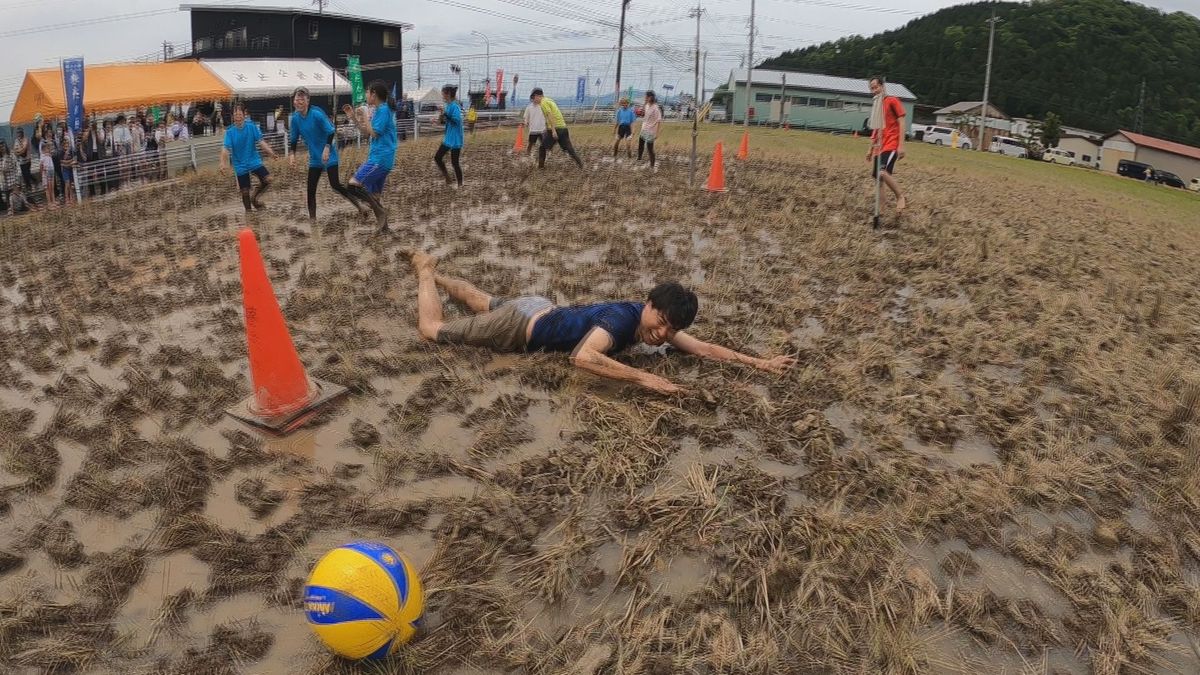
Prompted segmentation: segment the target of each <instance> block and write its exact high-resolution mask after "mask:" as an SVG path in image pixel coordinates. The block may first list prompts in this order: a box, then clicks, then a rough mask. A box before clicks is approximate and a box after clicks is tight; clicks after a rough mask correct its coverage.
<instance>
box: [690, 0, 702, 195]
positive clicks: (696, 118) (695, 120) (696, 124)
mask: <svg viewBox="0 0 1200 675" xmlns="http://www.w3.org/2000/svg"><path fill="white" fill-rule="evenodd" d="M701 13H702V11H701V9H700V4H699V3H696V9H693V10H691V11H689V12H688V17H693V16H694V17H696V74H695V77H696V86H695V89H693V90H692V91H693V92H694V93H695V97H696V102H695V105H694V106H693V107H694V108H695V110H694V111H693V112H692V159H691V163H690V164H689V165H688V185H689V186H691V187H696V137H697V136H699V135H700V103H701V101H702V100H703V98H704V96H703V95H702V94H701V93H700V14H701Z"/></svg>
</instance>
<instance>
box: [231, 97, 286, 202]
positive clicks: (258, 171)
mask: <svg viewBox="0 0 1200 675" xmlns="http://www.w3.org/2000/svg"><path fill="white" fill-rule="evenodd" d="M259 148H262V151H263V152H265V153H267V156H268V157H274V156H275V151H274V150H272V149H271V146H270V145H267V142H266V141H264V140H263V135H262V130H260V129H259V128H258V125H257V124H255V123H254V122H252V121H248V120H247V119H246V104H244V103H242V102H241V101H238V102H237V103H234V104H233V126H231V127H229V128H228V129H226V130H225V143H224V147H222V148H221V171H225V170H227V169H228V168H229V160H230V157H232V158H233V173H234V175H235V176H237V184H238V190H239V191H241V193H242V205H243V206H245V207H246V212H247V213H248V212H249V211H250V207H252V206H253V207H254V208H256V209H260V210H261V209H264V208H266V206H264V205H263V203H262V201H261V200H260V199H259V198H260V197H262V194H263V193H264V192H266V191H267V188H269V187H270V186H271V172H270V171H267V167H265V166H263V161H262V155H260V154H259V153H258V150H259ZM251 174H253V175H255V176H257V177H258V187H257V188H256V189H255V190H254V194H253V195H252V194H250V175H251Z"/></svg>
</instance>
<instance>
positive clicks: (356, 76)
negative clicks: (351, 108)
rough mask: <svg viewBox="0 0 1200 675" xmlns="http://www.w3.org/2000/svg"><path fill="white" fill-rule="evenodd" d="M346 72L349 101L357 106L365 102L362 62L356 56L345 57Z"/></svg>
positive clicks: (365, 93)
mask: <svg viewBox="0 0 1200 675" xmlns="http://www.w3.org/2000/svg"><path fill="white" fill-rule="evenodd" d="M346 74H347V75H349V76H350V93H351V97H350V102H351V104H353V105H356V106H359V105H362V104H364V103H366V102H367V92H366V91H365V90H364V89H363V81H362V64H360V63H359V61H358V57H357V56H351V57H348V58H347V59H346Z"/></svg>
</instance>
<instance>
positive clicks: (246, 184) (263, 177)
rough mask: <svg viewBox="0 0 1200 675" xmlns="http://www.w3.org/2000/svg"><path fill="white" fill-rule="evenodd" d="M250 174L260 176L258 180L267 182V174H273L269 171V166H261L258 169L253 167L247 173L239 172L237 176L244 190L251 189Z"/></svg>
mask: <svg viewBox="0 0 1200 675" xmlns="http://www.w3.org/2000/svg"><path fill="white" fill-rule="evenodd" d="M250 174H254V175H255V176H258V180H259V181H260V182H263V183H265V182H267V176H269V175H271V172H270V171H267V167H265V166H260V167H258V168H257V169H251V170H250V171H248V172H246V173H239V174H238V177H237V182H238V187H240V188H241V189H243V190H249V189H250Z"/></svg>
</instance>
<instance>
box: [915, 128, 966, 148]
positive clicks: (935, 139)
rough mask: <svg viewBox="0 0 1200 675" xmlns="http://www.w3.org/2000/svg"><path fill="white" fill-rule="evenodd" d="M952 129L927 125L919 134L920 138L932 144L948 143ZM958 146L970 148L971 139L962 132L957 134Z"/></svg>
mask: <svg viewBox="0 0 1200 675" xmlns="http://www.w3.org/2000/svg"><path fill="white" fill-rule="evenodd" d="M953 133H954V130H953V129H951V128H950V127H938V126H932V125H930V126H927V127H925V133H924V135H922V136H921V140H923V141H925V142H926V143H933V144H934V145H950V139H951V135H952V134H953ZM958 147H959V148H962V149H963V150H970V149H971V139H970V138H969V137H968V136H967V135H966V134H964V133H962V132H959V134H958Z"/></svg>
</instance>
